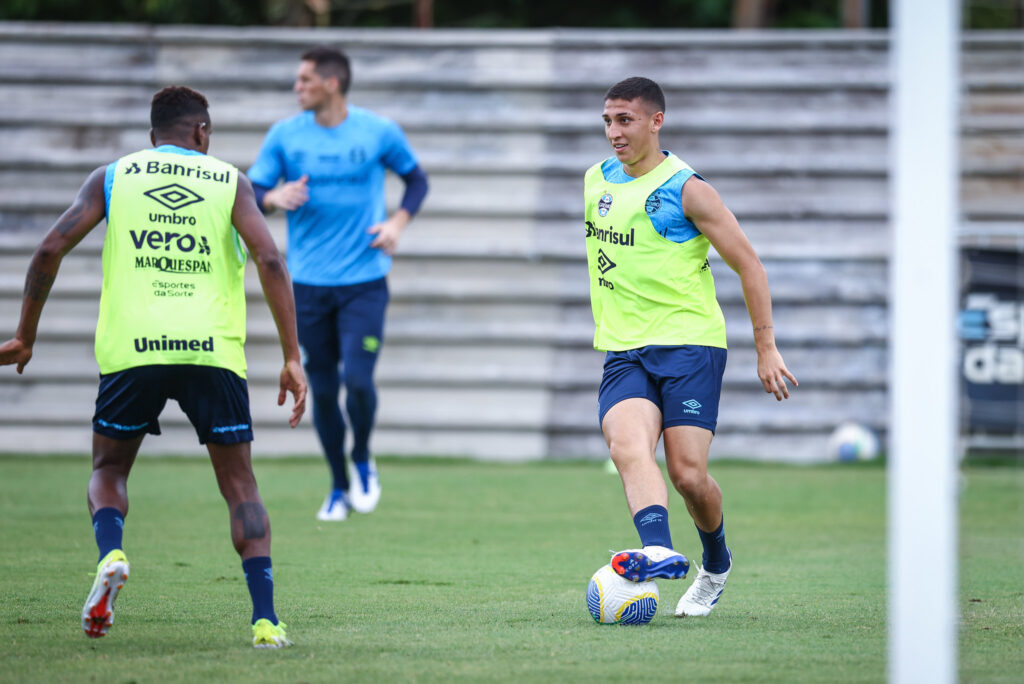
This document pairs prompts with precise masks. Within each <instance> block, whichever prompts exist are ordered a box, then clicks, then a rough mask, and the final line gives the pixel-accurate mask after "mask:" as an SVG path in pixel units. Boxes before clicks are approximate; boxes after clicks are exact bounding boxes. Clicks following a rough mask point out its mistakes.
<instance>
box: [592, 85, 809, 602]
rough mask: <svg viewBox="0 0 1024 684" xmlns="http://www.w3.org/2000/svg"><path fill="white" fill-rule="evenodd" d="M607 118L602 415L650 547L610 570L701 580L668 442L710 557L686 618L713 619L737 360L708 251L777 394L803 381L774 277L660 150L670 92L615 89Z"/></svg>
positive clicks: (720, 574) (599, 279) (717, 201)
mask: <svg viewBox="0 0 1024 684" xmlns="http://www.w3.org/2000/svg"><path fill="white" fill-rule="evenodd" d="M603 118H604V123H605V135H606V137H607V138H608V142H609V143H611V146H612V150H613V151H614V156H612V157H609V158H608V159H606V160H604V161H603V162H600V163H598V164H595V165H594V166H592V167H591V168H590V169H589V170H588V171H587V174H586V177H585V180H584V196H585V201H586V228H587V232H586V244H587V261H588V264H589V267H590V296H591V304H592V307H593V313H594V323H595V325H596V330H595V333H594V347H595V348H596V349H598V350H601V351H605V352H607V356H606V358H605V364H604V375H603V377H602V379H601V388H600V391H599V396H598V404H599V415H600V421H601V429H602V431H603V433H604V436H605V440H606V441H607V443H608V448H609V450H610V452H611V458H612V461H613V462H614V463H615V466H616V468H617V469H618V472H619V475H620V477H621V478H622V484H623V488H624V489H625V493H626V502H627V504H628V505H629V510H630V513H631V514H632V516H633V522H634V524H635V525H636V529H637V532H638V533H639V535H640V540H641V545H642V547H643V548H641V549H630V550H626V551H622V552H619V553H617V554H615V555H614V556H613V557H612V561H611V565H612V567H613V568H614V569H615V571H616V572H617V573H619V574H620V575H622V576H623V577H626V578H627V579H630V580H633V581H635V582H642V581H645V580H649V579H653V578H659V577H662V578H668V579H673V578H680V577H685V576H686V573H687V571H688V570H689V561H688V560H687V559H686V557H685V556H683V555H682V554H679V553H677V552H675V551H674V550H673V548H672V537H671V534H670V532H669V525H668V510H667V509H668V491H667V488H666V486H665V481H664V479H663V477H662V474H661V470H660V469H659V467H658V464H657V463H656V461H655V449H656V447H657V445H658V440H659V439H660V438H662V437H664V440H665V460H666V464H667V466H668V474H669V478H670V479H671V481H672V485H673V486H674V487H675V489H676V491H678V492H679V494H681V495H682V497H683V501H684V502H685V503H686V509H687V511H689V513H690V516H691V517H692V518H693V521H694V523H695V525H696V527H697V532H698V534H699V536H700V540H701V543H702V544H703V547H704V552H703V560H702V566H701V568H700V570H699V572H698V574H697V577H696V579H695V580H694V582H693V584H692V585H691V586H690V588H689V589H688V590H687V592H686V593H685V594H684V595H683V597H682V598H681V599H680V600H679V604H678V605H677V606H676V610H675V614H676V616H678V617H683V616H696V615H707V614H708V613H710V612H711V610H712V608H714V606H715V604H716V603H717V601H718V598H719V597H720V596H721V594H722V591H723V590H724V588H725V582H726V578H727V577H728V576H729V572H730V571H731V570H732V553H731V552H730V550H729V548H728V547H727V546H726V542H725V522H724V518H723V515H722V490H721V489H720V488H719V486H718V483H717V482H715V480H714V478H712V477H711V476H710V475H709V474H708V471H707V463H708V450H709V448H710V446H711V440H712V437H713V436H714V433H715V427H716V425H717V420H718V403H719V397H720V394H721V388H722V374H723V371H724V370H725V361H726V341H725V320H724V317H723V315H722V310H721V308H720V307H719V305H718V301H717V300H716V298H715V285H714V279H713V277H712V275H711V270H710V268H709V264H708V261H707V254H708V249H709V247H711V246H714V248H715V249H716V250H717V251H718V253H719V254H720V255H721V257H722V259H723V260H724V261H725V263H726V264H728V265H729V266H730V267H731V268H732V269H733V270H734V271H735V272H736V273H737V274H738V275H739V277H740V281H741V283H742V286H743V296H744V299H745V300H746V305H747V310H748V312H749V314H750V320H751V322H752V324H753V333H754V342H755V345H756V348H757V374H758V377H759V378H760V380H761V383H762V385H763V386H764V389H765V391H766V392H768V393H769V394H774V395H775V397H776V399H778V400H780V401H781V400H782V399H784V398H788V397H789V389H788V388H787V385H786V380H787V379H788V380H789V381H790V382H792V383H793V384H794V385H796V384H797V381H796V378H795V377H794V376H793V374H792V373H790V372H789V370H788V369H787V368H786V364H785V363H784V362H783V360H782V356H781V355H780V354H779V352H778V350H777V349H776V347H775V335H774V332H773V329H772V307H771V296H770V294H769V289H768V277H767V274H766V272H765V269H764V266H762V264H761V261H760V260H759V259H758V256H757V254H756V253H755V252H754V248H753V247H752V246H751V244H750V241H749V240H748V239H747V237H746V235H744V233H743V231H742V230H741V229H740V226H739V223H738V222H737V220H736V217H735V216H733V214H732V212H731V211H729V209H728V208H726V206H725V204H723V202H722V200H721V198H720V197H719V195H718V193H717V192H716V191H715V189H714V188H713V187H711V185H709V184H708V183H707V182H705V181H704V179H702V178H701V177H700V176H698V175H697V174H696V173H695V172H694V171H693V169H691V168H690V167H689V166H688V165H687V164H686V163H685V162H684V161H682V160H681V159H680V158H679V157H677V156H675V155H674V154H672V153H671V152H666V151H663V150H662V149H661V146H660V144H659V142H658V134H659V131H660V129H661V127H662V125H663V124H664V122H665V96H664V94H663V93H662V90H661V88H660V87H659V86H658V84H657V83H655V82H654V81H652V80H650V79H647V78H641V77H633V78H628V79H626V80H624V81H621V82H619V83H617V84H615V85H614V86H612V87H611V88H610V89H609V90H608V92H607V93H606V94H605V102H604V114H603Z"/></svg>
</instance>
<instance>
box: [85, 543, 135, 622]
mask: <svg viewBox="0 0 1024 684" xmlns="http://www.w3.org/2000/svg"><path fill="white" fill-rule="evenodd" d="M127 579H128V559H127V558H125V555H124V551H122V550H121V549H114V550H113V551H111V552H110V553H108V554H107V555H106V556H104V557H103V560H101V561H100V562H99V565H98V566H97V567H96V579H95V580H94V581H93V583H92V589H91V590H90V591H89V597H88V598H87V599H85V606H84V607H83V608H82V631H83V632H85V635H86V636H87V637H90V638H92V639H98V638H99V637H102V636H106V634H107V632H108V631H109V630H110V626H111V625H112V624H114V601H115V600H117V595H118V593H119V592H120V591H121V589H122V588H123V587H124V583H125V580H127Z"/></svg>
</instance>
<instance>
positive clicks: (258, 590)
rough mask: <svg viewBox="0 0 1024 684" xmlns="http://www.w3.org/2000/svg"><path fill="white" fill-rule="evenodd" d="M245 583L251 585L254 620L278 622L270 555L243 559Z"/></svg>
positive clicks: (250, 594) (250, 592) (254, 622)
mask: <svg viewBox="0 0 1024 684" xmlns="http://www.w3.org/2000/svg"><path fill="white" fill-rule="evenodd" d="M242 571H243V572H244V573H245V583H246V584H247V585H249V596H251V597H252V622H253V624H256V621H257V620H260V619H262V618H266V619H268V620H270V621H271V622H273V623H274V624H275V625H276V624H277V615H275V614H274V571H273V570H272V569H271V567H270V556H256V557H255V558H249V559H246V560H244V561H242Z"/></svg>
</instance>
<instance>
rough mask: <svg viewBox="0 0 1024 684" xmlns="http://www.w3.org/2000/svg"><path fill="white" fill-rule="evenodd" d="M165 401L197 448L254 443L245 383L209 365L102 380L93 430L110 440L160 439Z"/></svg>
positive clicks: (130, 371)
mask: <svg viewBox="0 0 1024 684" xmlns="http://www.w3.org/2000/svg"><path fill="white" fill-rule="evenodd" d="M168 399H175V400H177V402H178V405H179V406H181V410H182V411H184V412H185V415H186V416H188V419H189V421H191V423H192V426H193V427H194V428H195V429H196V434H197V435H198V436H199V443H200V444H206V443H207V442H211V443H213V444H238V443H241V442H251V441H252V417H251V416H250V415H249V386H248V384H246V382H245V380H243V379H242V378H240V377H238V375H236V374H235V373H233V372H232V371H229V370H227V369H224V368H215V367H213V366H194V365H173V366H138V367H136V368H127V369H125V370H123V371H118V372H117V373H108V374H106V375H101V376H100V391H99V395H98V396H97V397H96V414H95V415H94V416H93V417H92V429H93V431H94V432H98V433H99V434H101V435H104V436H105V437H110V438H112V439H135V438H136V437H139V436H140V435H144V434H147V433H148V434H151V435H159V434H160V422H159V421H158V420H157V418H159V416H160V412H161V411H163V410H164V405H165V404H166V403H167V400H168Z"/></svg>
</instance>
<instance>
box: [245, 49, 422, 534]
mask: <svg viewBox="0 0 1024 684" xmlns="http://www.w3.org/2000/svg"><path fill="white" fill-rule="evenodd" d="M351 73H352V72H351V67H350V64H349V60H348V58H347V57H346V56H345V54H344V53H342V52H341V51H339V50H336V49H334V48H330V47H324V46H318V47H315V48H312V49H310V50H308V51H306V52H305V53H304V54H303V55H302V57H301V61H300V64H299V69H298V74H297V76H296V79H295V87H294V90H295V93H296V95H297V96H298V101H299V105H300V106H301V107H302V109H303V110H304V111H303V112H302V113H300V114H297V115H295V116H293V117H290V118H288V119H284V120H282V121H279V122H277V123H276V124H274V126H273V127H271V129H270V131H269V132H268V133H267V136H266V139H265V140H264V141H263V146H262V147H261V148H260V152H259V156H258V157H257V159H256V162H255V163H254V164H253V166H252V168H251V169H249V178H250V179H251V180H252V182H253V185H254V187H255V189H256V193H257V199H258V201H259V202H260V206H261V207H262V208H263V209H264V210H265V211H273V210H275V209H284V210H285V211H287V212H288V268H289V270H290V271H291V274H292V280H293V282H294V289H295V301H296V308H297V314H298V326H299V343H300V344H301V345H302V349H303V352H304V356H305V359H306V372H307V374H308V377H309V385H310V389H311V391H312V393H313V423H314V425H315V426H316V431H317V435H318V436H319V438H320V444H321V445H322V446H323V449H324V454H325V456H326V458H327V462H328V464H329V465H330V468H331V473H332V477H333V486H332V488H331V492H330V493H329V494H328V495H327V497H326V499H325V500H324V503H323V506H321V508H320V511H319V513H318V514H317V517H318V518H319V519H321V520H344V519H345V518H346V517H347V515H348V511H349V509H350V508H351V509H353V510H355V511H357V512H360V513H369V512H371V511H372V510H374V508H375V507H376V506H377V502H378V500H379V498H380V482H379V479H378V475H377V469H376V465H375V464H374V462H373V460H372V458H371V457H370V451H369V439H370V432H371V430H372V428H373V422H374V416H375V415H376V409H377V390H376V387H375V385H374V381H373V372H374V368H375V366H376V362H377V356H378V354H379V352H380V348H381V342H382V340H383V336H384V312H385V308H386V306H387V302H388V288H387V279H386V276H387V274H388V271H389V270H390V268H391V255H392V254H393V253H394V251H395V248H396V247H397V245H398V241H399V238H400V237H401V235H402V231H403V230H404V229H405V227H406V226H407V225H408V223H409V221H411V220H412V217H413V216H414V215H415V214H416V212H417V211H418V210H419V208H420V205H421V204H422V202H423V198H424V197H425V196H426V193H427V177H426V174H425V173H424V172H423V170H422V169H420V167H419V163H418V161H417V159H416V155H415V153H414V152H413V151H412V148H411V147H410V146H409V142H408V140H406V137H405V134H404V133H403V132H402V129H401V128H400V127H399V126H398V124H396V123H395V122H393V121H391V120H389V119H387V118H385V117H382V116H380V115H377V114H374V113H373V112H371V111H369V110H367V109H363V108H362V107H356V106H353V105H351V104H349V102H348V89H349V86H350V84H351V80H352V76H351ZM388 170H391V171H392V172H394V173H396V174H398V175H399V176H400V177H401V178H402V180H403V181H404V182H405V193H404V195H403V197H402V201H401V206H400V208H399V209H398V210H397V211H395V212H394V213H393V214H392V215H391V216H390V217H389V216H388V215H387V211H386V208H385V203H384V179H385V176H386V174H387V171H388ZM281 181H283V183H281V184H280V185H278V183H279V182H281ZM342 382H344V385H345V393H346V398H345V409H346V412H347V413H348V418H349V421H350V422H351V424H352V433H353V445H352V451H351V456H352V462H353V464H354V465H355V474H356V477H355V478H354V481H353V482H351V483H350V478H349V475H348V471H347V469H346V461H345V451H344V444H345V430H346V428H345V420H344V417H343V416H342V412H341V407H340V405H339V402H338V398H339V395H340V392H341V385H342Z"/></svg>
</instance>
